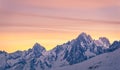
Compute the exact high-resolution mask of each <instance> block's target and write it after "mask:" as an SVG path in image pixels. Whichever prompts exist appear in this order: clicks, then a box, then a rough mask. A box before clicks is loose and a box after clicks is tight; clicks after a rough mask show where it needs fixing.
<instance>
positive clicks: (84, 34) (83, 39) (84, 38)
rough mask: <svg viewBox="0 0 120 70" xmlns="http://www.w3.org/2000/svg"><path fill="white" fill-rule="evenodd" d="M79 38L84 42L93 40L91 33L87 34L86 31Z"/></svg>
mask: <svg viewBox="0 0 120 70" xmlns="http://www.w3.org/2000/svg"><path fill="white" fill-rule="evenodd" d="M77 40H78V41H80V42H83V43H90V42H92V38H91V36H90V35H87V34H86V33H84V32H82V33H81V34H80V35H79V36H78V37H77Z"/></svg>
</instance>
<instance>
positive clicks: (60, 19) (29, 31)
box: [0, 0, 120, 52]
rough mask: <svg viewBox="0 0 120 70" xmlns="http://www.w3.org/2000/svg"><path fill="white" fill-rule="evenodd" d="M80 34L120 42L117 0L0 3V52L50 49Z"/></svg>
mask: <svg viewBox="0 0 120 70" xmlns="http://www.w3.org/2000/svg"><path fill="white" fill-rule="evenodd" d="M81 32H86V33H87V34H90V35H91V36H92V38H93V39H98V38H99V37H107V38H109V40H110V42H111V43H112V42H113V41H114V40H120V0H0V50H5V51H7V52H14V51H16V50H27V49H29V48H32V46H33V45H34V43H36V42H38V43H40V44H41V45H42V46H44V47H45V48H46V49H47V50H50V49H52V48H53V47H55V46H56V45H60V44H63V43H65V42H67V41H69V40H72V39H75V38H76V37H77V36H78V35H79V34H80V33H81Z"/></svg>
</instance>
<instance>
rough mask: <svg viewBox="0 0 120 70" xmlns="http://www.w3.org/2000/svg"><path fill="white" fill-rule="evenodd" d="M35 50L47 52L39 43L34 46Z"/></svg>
mask: <svg viewBox="0 0 120 70" xmlns="http://www.w3.org/2000/svg"><path fill="white" fill-rule="evenodd" d="M33 50H40V51H43V50H45V48H44V47H43V46H41V45H40V44H39V43H35V44H34V46H33Z"/></svg>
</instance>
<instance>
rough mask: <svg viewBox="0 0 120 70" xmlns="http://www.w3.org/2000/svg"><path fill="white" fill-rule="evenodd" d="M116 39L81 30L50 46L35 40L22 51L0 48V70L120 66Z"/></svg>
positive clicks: (77, 69)
mask: <svg viewBox="0 0 120 70" xmlns="http://www.w3.org/2000/svg"><path fill="white" fill-rule="evenodd" d="M119 48H120V41H114V42H113V43H112V44H110V42H109V40H108V39H107V38H106V37H100V38H99V39H98V40H94V39H92V38H91V36H90V35H87V34H86V33H84V32H83V33H81V34H80V35H79V36H78V37H77V38H76V39H73V40H71V41H68V42H67V43H64V44H62V45H57V46H56V47H55V48H53V49H52V50H49V51H46V49H45V48H44V47H43V46H41V45H40V44H39V43H35V44H34V46H33V48H31V49H28V50H25V51H16V52H14V53H7V52H5V51H0V70H120V49H119Z"/></svg>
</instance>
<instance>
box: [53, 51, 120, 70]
mask: <svg viewBox="0 0 120 70" xmlns="http://www.w3.org/2000/svg"><path fill="white" fill-rule="evenodd" d="M51 70H120V49H117V50H115V51H114V52H109V53H104V54H101V55H98V56H96V57H93V58H91V59H89V60H86V61H84V62H81V63H78V64H75V65H71V66H65V67H60V68H53V69H51Z"/></svg>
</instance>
